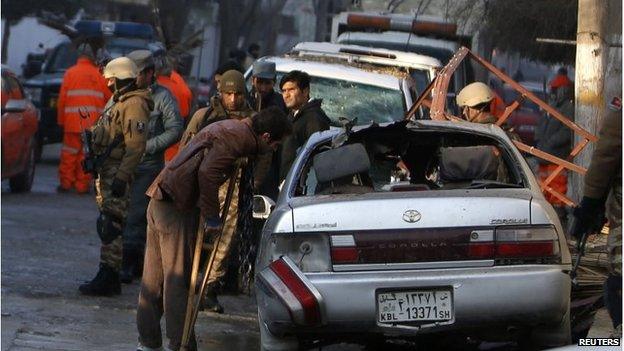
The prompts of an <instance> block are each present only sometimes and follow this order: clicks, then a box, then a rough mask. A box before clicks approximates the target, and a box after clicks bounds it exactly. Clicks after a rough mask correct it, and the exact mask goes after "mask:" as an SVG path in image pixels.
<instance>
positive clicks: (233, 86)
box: [219, 69, 246, 94]
mask: <svg viewBox="0 0 624 351" xmlns="http://www.w3.org/2000/svg"><path fill="white" fill-rule="evenodd" d="M245 90H246V89H245V77H243V74H242V73H240V72H239V71H237V70H233V69H231V70H229V71H227V72H225V73H223V75H222V76H221V81H220V83H219V91H220V92H222V93H228V92H235V93H240V94H244V93H245Z"/></svg>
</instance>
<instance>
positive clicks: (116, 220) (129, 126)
mask: <svg viewBox="0 0 624 351" xmlns="http://www.w3.org/2000/svg"><path fill="white" fill-rule="evenodd" d="M152 108H153V102H152V100H151V97H150V92H149V90H147V89H140V90H134V91H131V92H128V93H126V94H124V95H122V96H120V97H119V99H118V100H117V102H116V103H115V105H114V106H113V107H112V108H111V110H110V112H109V114H108V115H107V116H104V117H102V118H100V120H99V121H98V124H97V125H96V127H94V131H93V134H94V149H95V152H96V153H102V152H104V150H105V149H106V148H108V147H109V145H110V144H111V143H112V142H113V140H114V139H115V138H116V137H117V138H120V137H122V139H123V140H122V141H121V142H119V144H118V145H116V146H115V147H114V148H112V150H111V152H110V156H109V157H108V158H107V159H106V161H104V163H103V164H102V166H101V168H100V169H98V178H97V179H96V181H95V189H96V197H95V201H96V203H97V206H98V209H99V210H100V217H99V218H98V234H99V235H100V239H101V240H102V247H101V250H100V262H101V263H102V264H104V265H106V266H109V267H111V268H113V269H114V270H115V271H119V269H121V253H122V237H121V233H122V232H123V227H124V224H125V220H126V215H127V211H128V197H129V186H130V183H131V182H132V177H133V174H134V171H135V169H136V167H137V165H138V164H139V162H140V161H141V158H142V157H143V153H144V151H145V144H146V139H147V124H148V120H149V113H150V111H151V109H152ZM115 178H118V179H121V180H123V181H125V182H126V190H125V192H124V195H123V196H122V197H114V196H113V195H112V193H111V186H112V184H113V181H114V180H115Z"/></svg>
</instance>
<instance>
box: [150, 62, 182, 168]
mask: <svg viewBox="0 0 624 351" xmlns="http://www.w3.org/2000/svg"><path fill="white" fill-rule="evenodd" d="M160 59H161V60H163V65H162V66H161V67H163V68H162V69H160V70H159V71H158V72H156V74H157V76H158V77H157V78H156V80H157V82H158V84H160V85H162V86H164V87H165V88H167V89H169V91H170V92H171V94H172V95H173V97H175V99H176V101H177V103H178V108H179V109H180V116H182V118H183V119H184V120H185V122H184V124H185V125H186V118H187V117H188V116H189V113H190V112H191V99H189V98H188V94H187V93H186V92H185V89H184V86H182V85H180V84H178V83H176V82H175V81H174V80H173V76H174V75H173V74H172V72H173V68H172V66H171V61H169V60H168V59H167V58H165V57H160ZM178 76H179V75H178ZM180 78H181V77H180ZM184 85H185V86H186V84H184ZM187 89H188V87H187ZM189 92H190V90H189ZM177 153H178V143H176V144H174V145H172V146H170V147H169V148H168V149H167V151H165V161H169V160H171V159H172V158H173V157H174V156H175V155H176V154H177Z"/></svg>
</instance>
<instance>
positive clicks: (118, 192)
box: [111, 178, 128, 197]
mask: <svg viewBox="0 0 624 351" xmlns="http://www.w3.org/2000/svg"><path fill="white" fill-rule="evenodd" d="M127 186H128V183H126V182H125V181H123V180H121V179H119V178H115V179H113V184H112V185H111V193H112V194H113V196H114V197H122V196H124V194H125V193H126V187H127Z"/></svg>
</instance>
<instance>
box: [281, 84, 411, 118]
mask: <svg viewBox="0 0 624 351" xmlns="http://www.w3.org/2000/svg"><path fill="white" fill-rule="evenodd" d="M284 74H285V73H284V72H278V74H277V80H276V81H277V82H279V81H280V80H281V79H282V76H283V75H284ZM310 78H311V81H310V97H312V98H315V99H323V104H322V105H321V107H322V108H323V111H325V113H326V114H327V116H328V117H329V118H330V119H331V120H332V125H334V126H340V124H339V123H338V118H339V117H347V118H348V119H353V118H355V117H357V119H358V121H357V124H359V125H362V124H369V123H371V122H376V123H387V122H394V121H399V120H402V119H403V116H404V114H405V100H404V96H403V92H402V91H401V90H398V89H388V88H382V87H378V86H374V85H368V84H362V83H356V82H350V81H346V80H340V79H329V78H321V77H315V76H311V77H310Z"/></svg>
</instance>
